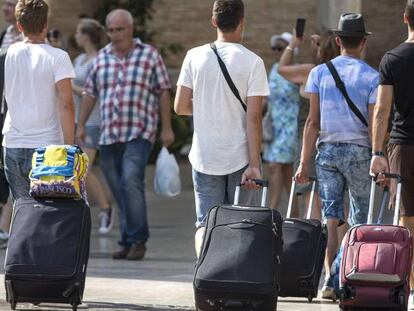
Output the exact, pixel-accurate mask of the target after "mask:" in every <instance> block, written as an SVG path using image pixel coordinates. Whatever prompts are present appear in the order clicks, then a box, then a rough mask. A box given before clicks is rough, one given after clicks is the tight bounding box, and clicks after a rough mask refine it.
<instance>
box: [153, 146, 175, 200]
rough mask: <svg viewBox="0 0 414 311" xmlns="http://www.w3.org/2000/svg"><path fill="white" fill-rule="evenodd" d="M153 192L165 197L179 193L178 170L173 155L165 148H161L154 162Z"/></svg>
mask: <svg viewBox="0 0 414 311" xmlns="http://www.w3.org/2000/svg"><path fill="white" fill-rule="evenodd" d="M154 192H155V194H157V195H160V196H165V197H173V196H176V195H178V194H180V192H181V179H180V169H179V167H178V164H177V161H176V160H175V157H174V155H173V154H171V153H169V152H168V150H167V148H165V147H162V149H161V151H160V153H159V154H158V157H157V161H156V162H155V174H154Z"/></svg>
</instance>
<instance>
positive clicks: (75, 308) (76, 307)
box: [72, 302, 78, 311]
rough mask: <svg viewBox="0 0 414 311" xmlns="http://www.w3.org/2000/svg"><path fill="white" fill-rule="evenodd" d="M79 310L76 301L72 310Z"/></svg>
mask: <svg viewBox="0 0 414 311" xmlns="http://www.w3.org/2000/svg"><path fill="white" fill-rule="evenodd" d="M77 310H78V304H77V303H76V302H74V303H72V311H77Z"/></svg>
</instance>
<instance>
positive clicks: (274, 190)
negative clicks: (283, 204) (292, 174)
mask: <svg viewBox="0 0 414 311" xmlns="http://www.w3.org/2000/svg"><path fill="white" fill-rule="evenodd" d="M269 182H270V189H269V190H270V208H273V209H277V208H278V205H279V200H280V194H281V192H282V186H283V175H282V164H279V163H270V164H269Z"/></svg>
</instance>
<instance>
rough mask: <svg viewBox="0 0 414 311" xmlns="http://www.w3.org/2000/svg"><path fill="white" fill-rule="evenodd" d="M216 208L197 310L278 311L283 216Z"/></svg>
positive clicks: (198, 278)
mask: <svg viewBox="0 0 414 311" xmlns="http://www.w3.org/2000/svg"><path fill="white" fill-rule="evenodd" d="M258 182H260V183H261V184H262V186H263V193H262V204H261V206H262V207H258V206H242V205H239V193H240V186H239V187H237V189H236V195H235V201H234V204H233V205H224V206H216V207H214V208H212V209H211V210H210V212H209V214H208V219H207V225H206V232H205V235H204V240H203V245H202V249H201V253H200V258H199V260H198V262H197V265H196V271H195V277H194V283H193V285H194V292H195V302H196V308H197V310H203V311H210V310H261V311H273V310H276V304H277V294H278V289H279V284H278V283H279V273H280V271H279V269H280V256H281V252H282V243H283V242H282V217H281V216H280V214H279V212H278V211H276V210H271V209H269V208H266V207H264V206H265V203H266V193H267V182H264V181H257V183H258Z"/></svg>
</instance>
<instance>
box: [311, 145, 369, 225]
mask: <svg viewBox="0 0 414 311" xmlns="http://www.w3.org/2000/svg"><path fill="white" fill-rule="evenodd" d="M370 162H371V149H370V148H368V147H364V146H360V145H356V144H350V143H320V144H319V146H318V154H317V156H316V172H317V176H318V183H319V196H320V198H321V202H322V214H323V217H324V218H325V219H332V218H335V219H339V220H342V221H345V220H346V219H345V216H344V199H345V195H346V193H347V191H346V189H347V187H348V189H349V198H350V208H349V217H348V223H349V224H350V225H351V226H353V225H356V224H361V223H366V221H367V216H368V205H369V196H370V186H371V177H370V175H369V167H370Z"/></svg>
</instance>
